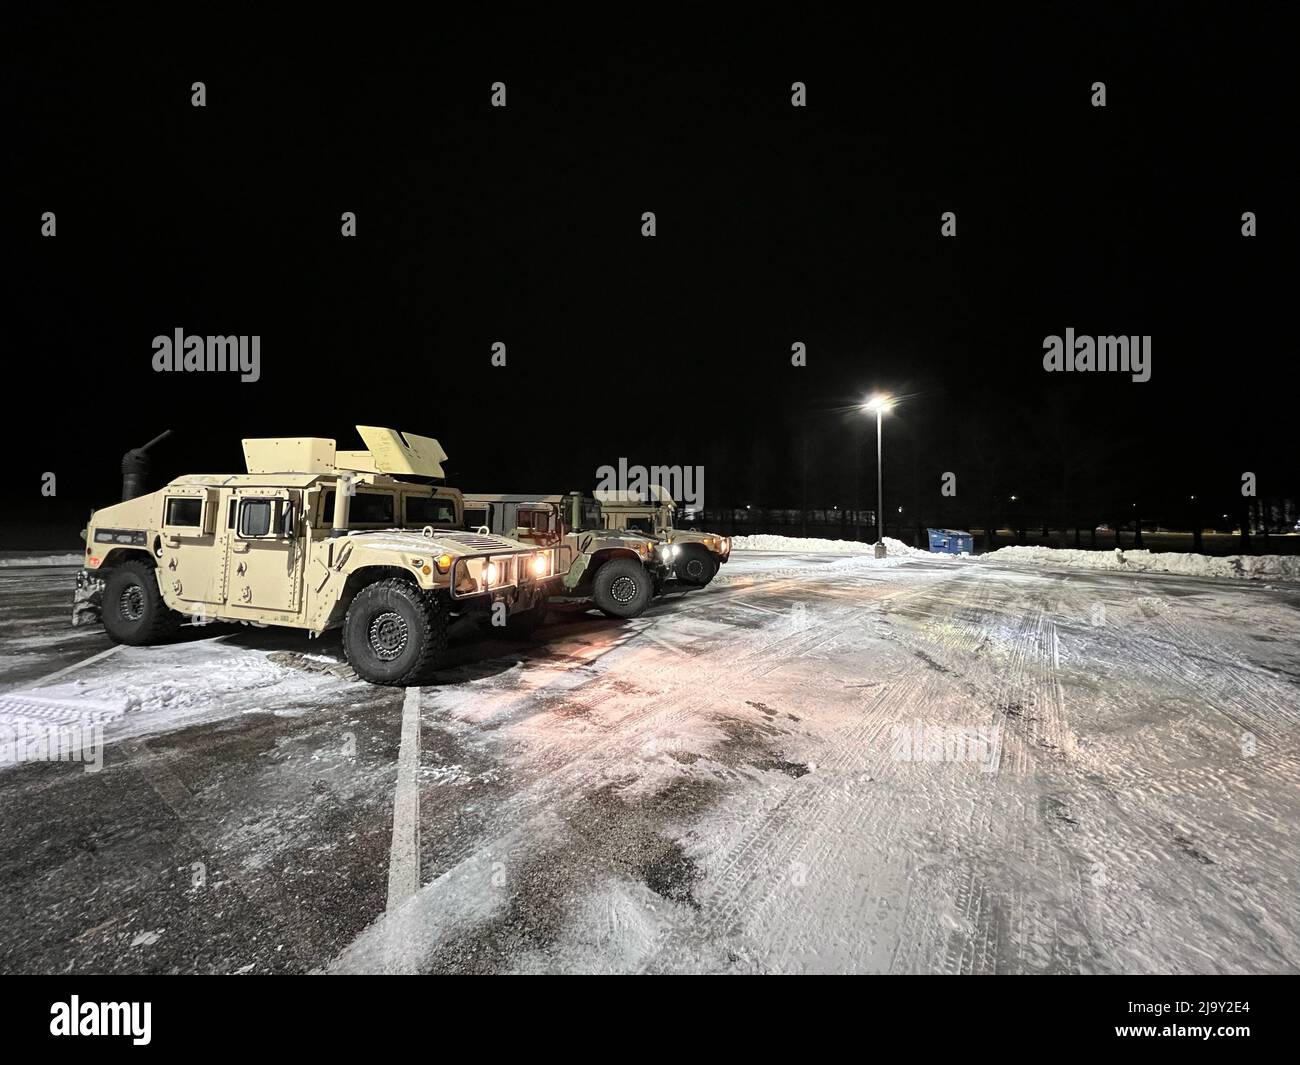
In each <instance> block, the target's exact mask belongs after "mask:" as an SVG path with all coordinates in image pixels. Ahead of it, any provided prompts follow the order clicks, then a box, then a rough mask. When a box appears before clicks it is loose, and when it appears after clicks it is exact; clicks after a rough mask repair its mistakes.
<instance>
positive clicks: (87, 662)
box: [28, 643, 123, 688]
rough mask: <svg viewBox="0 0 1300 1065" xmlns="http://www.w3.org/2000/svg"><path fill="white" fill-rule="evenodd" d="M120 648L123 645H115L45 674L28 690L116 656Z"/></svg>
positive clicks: (30, 685) (33, 682)
mask: <svg viewBox="0 0 1300 1065" xmlns="http://www.w3.org/2000/svg"><path fill="white" fill-rule="evenodd" d="M122 646H123V645H122V644H120V643H115V644H113V646H112V647H110V648H109V649H108V650H107V651H100V652H99V654H97V655H91V656H90V657H89V658H83V659H82V660H81V661H80V662H73V663H72V665H70V666H64V667H63V668H62V669H59V670H56V671H55V672H53V673H47V674H46V675H45V676H43V677H40V678H39V679H37V680H34V681H32V682H31V684H29V685H28V687H29V688H37V687H40V686H41V685H42V684H48V683H49V682H50V681H52V680H58V679H59V678H60V677H65V676H67V675H68V674H69V673H73V672H75V671H76V670H78V669H81V668H82V667H83V666H88V665H91V664H92V663H94V662H100V661H103V660H104V659H105V658H107V657H108V656H109V655H111V654H116V653H117V652H118V651H120V650H122Z"/></svg>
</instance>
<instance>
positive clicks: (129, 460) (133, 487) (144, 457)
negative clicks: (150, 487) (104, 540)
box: [122, 429, 172, 503]
mask: <svg viewBox="0 0 1300 1065" xmlns="http://www.w3.org/2000/svg"><path fill="white" fill-rule="evenodd" d="M171 435H172V431H171V430H170V429H165V430H164V431H163V432H161V433H159V434H158V435H157V436H155V437H154V438H153V439H152V440H150V441H149V443H147V444H145V446H144V447H133V448H132V449H131V450H130V451H128V452H127V453H126V454H125V455H123V456H122V502H123V503H125V502H126V501H127V500H128V499H134V498H135V497H136V496H142V495H144V493H145V482H146V481H147V480H148V478H149V456H148V454H147V452H148V450H149V449H150V448H151V447H153V446H154V444H156V443H158V442H159V441H160V440H166V439H167V437H169V436H171Z"/></svg>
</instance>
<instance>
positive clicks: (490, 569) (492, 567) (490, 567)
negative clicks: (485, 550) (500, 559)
mask: <svg viewBox="0 0 1300 1065" xmlns="http://www.w3.org/2000/svg"><path fill="white" fill-rule="evenodd" d="M483 576H484V577H485V578H486V580H487V582H488V584H496V582H497V564H496V563H495V562H489V563H488V564H487V566H486V567H485V568H484V570H483Z"/></svg>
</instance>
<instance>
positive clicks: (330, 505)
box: [321, 488, 396, 528]
mask: <svg viewBox="0 0 1300 1065" xmlns="http://www.w3.org/2000/svg"><path fill="white" fill-rule="evenodd" d="M333 519H334V489H333V488H329V489H327V490H326V492H325V499H324V503H323V505H322V507H321V522H322V523H323V524H326V525H328V524H329V523H330V522H331V521H332V520H333ZM395 524H396V522H395V521H394V520H393V493H392V492H360V491H359V492H357V493H356V495H354V496H353V497H352V504H351V506H349V507H348V527H349V528H351V527H352V526H353V525H388V526H393V525H395Z"/></svg>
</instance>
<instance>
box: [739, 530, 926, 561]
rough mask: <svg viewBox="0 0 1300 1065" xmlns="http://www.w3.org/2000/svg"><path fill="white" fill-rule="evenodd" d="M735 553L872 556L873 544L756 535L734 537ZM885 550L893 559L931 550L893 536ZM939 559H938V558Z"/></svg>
mask: <svg viewBox="0 0 1300 1065" xmlns="http://www.w3.org/2000/svg"><path fill="white" fill-rule="evenodd" d="M731 549H732V550H733V551H812V552H815V553H817V554H823V555H871V554H872V553H873V548H872V545H871V544H864V543H862V542H860V541H858V540H820V539H818V538H816V537H814V536H775V535H770V534H768V533H759V534H757V535H755V536H733V537H732V538H731ZM885 549H886V551H887V552H888V554H889V556H890V557H891V558H893V557H899V556H904V555H927V556H928V555H929V554H930V552H929V551H918V550H917V549H916V548H914V547H908V546H907V544H905V543H903V541H902V540H895V539H894V538H893V537H892V536H886V537H885ZM936 557H937V556H936Z"/></svg>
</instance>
